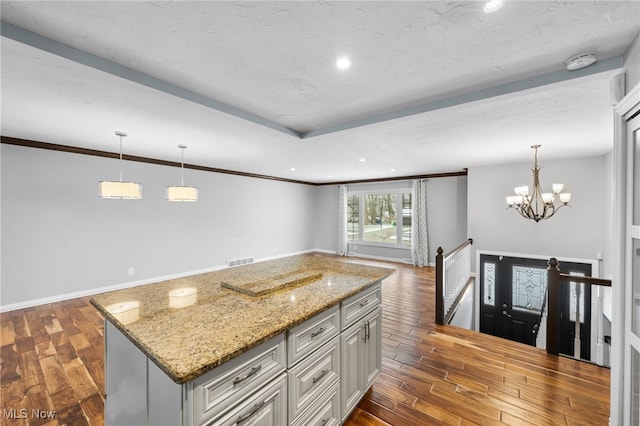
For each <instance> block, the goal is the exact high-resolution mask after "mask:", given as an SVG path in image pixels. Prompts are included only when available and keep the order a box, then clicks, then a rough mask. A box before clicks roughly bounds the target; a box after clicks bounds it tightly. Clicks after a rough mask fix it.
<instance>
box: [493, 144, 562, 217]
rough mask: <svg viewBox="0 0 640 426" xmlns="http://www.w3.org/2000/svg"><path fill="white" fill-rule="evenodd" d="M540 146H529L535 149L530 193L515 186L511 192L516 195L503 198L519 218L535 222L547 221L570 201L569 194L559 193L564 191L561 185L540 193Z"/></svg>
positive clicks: (523, 188)
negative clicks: (518, 214)
mask: <svg viewBox="0 0 640 426" xmlns="http://www.w3.org/2000/svg"><path fill="white" fill-rule="evenodd" d="M540 146H541V145H532V146H531V148H533V149H535V160H534V163H533V167H532V168H531V171H532V172H533V185H532V187H531V193H529V187H528V186H516V187H515V188H513V192H515V193H516V195H510V196H507V197H506V198H505V199H506V201H507V208H508V209H515V210H516V211H517V212H518V213H520V216H522V217H524V218H525V219H531V220H533V221H535V222H540V221H541V220H542V219H549V218H550V217H551V216H553V215H554V214H555V213H556V211H558V210H559V209H560V208H561V207H564V206H568V205H569V200H571V194H570V193H568V192H561V191H562V190H563V189H564V185H563V184H561V183H554V184H553V185H552V189H553V192H542V187H541V186H540V166H538V148H540ZM556 195H557V196H558V198H560V202H561V203H562V204H558V205H557V206H556V203H555V200H556ZM569 207H571V206H569Z"/></svg>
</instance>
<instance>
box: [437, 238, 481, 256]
mask: <svg viewBox="0 0 640 426" xmlns="http://www.w3.org/2000/svg"><path fill="white" fill-rule="evenodd" d="M469 244H473V238H469V239H467V241H465V242H464V243H462V244H460V245H459V246H458V247H456V248H454V249H453V250H451V251H450V252H449V253H447V254H445V255H444V257H445V258H447V257H451V256H453V255H454V254H456V253H457V252H459V251H460V250H462V249H463V248H465V247H466V246H468V245H469ZM441 249H442V247H438V250H441ZM438 254H440V251H438Z"/></svg>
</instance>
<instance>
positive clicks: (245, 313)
mask: <svg viewBox="0 0 640 426" xmlns="http://www.w3.org/2000/svg"><path fill="white" fill-rule="evenodd" d="M337 259H339V258H337V257H336V258H335V259H334V258H331V257H328V256H323V255H316V254H313V253H310V254H304V255H299V256H291V257H286V258H282V259H277V260H271V261H267V262H259V263H254V264H250V265H245V266H239V267H235V268H229V269H223V270H220V271H214V272H209V273H205V274H199V275H193V276H189V277H184V278H177V279H173V280H168V281H161V282H157V283H153V284H147V285H142V286H138V287H132V288H129V289H124V290H117V291H112V292H109V293H103V294H99V295H96V296H94V297H93V298H92V299H91V303H92V304H93V305H94V306H95V307H96V308H97V309H98V310H99V311H100V312H101V313H102V314H103V315H104V316H105V318H106V319H107V320H109V321H110V322H111V323H112V324H113V325H115V326H116V327H117V328H118V329H119V330H120V331H122V332H123V333H124V334H125V335H126V336H127V337H128V338H129V339H130V340H131V341H132V342H133V343H134V344H135V345H136V346H137V347H138V348H140V349H141V350H142V352H144V353H145V355H146V356H147V357H148V358H149V359H151V360H152V361H153V362H155V363H156V364H157V365H158V367H160V368H161V369H162V370H163V371H164V372H165V373H167V375H168V376H169V377H170V378H171V379H172V380H173V381H174V382H176V383H179V384H181V383H186V382H188V381H191V380H193V379H195V378H197V377H199V376H200V375H202V374H203V373H205V372H207V371H209V370H211V369H213V368H215V367H217V366H219V365H220V364H222V363H224V362H226V361H228V360H230V359H232V358H234V357H236V356H238V355H240V354H242V353H244V352H246V351H247V350H249V349H251V348H253V347H255V346H257V345H259V344H260V343H262V342H264V341H266V340H268V339H270V338H272V337H275V336H277V335H278V334H280V333H282V332H284V331H286V330H288V329H290V328H292V327H293V326H295V325H297V324H299V323H301V322H303V321H305V320H307V319H309V318H311V317H313V316H315V315H316V314H318V313H320V312H322V311H324V310H326V309H328V308H330V307H332V306H334V305H336V304H338V303H340V302H341V301H342V300H344V299H346V298H348V297H350V296H352V295H354V294H356V293H358V292H360V291H361V290H363V289H365V288H367V287H369V286H371V285H373V284H375V283H376V282H378V281H380V280H382V279H384V278H386V277H388V276H389V275H391V274H392V273H393V272H394V271H395V270H394V269H391V268H382V267H377V266H369V265H363V264H355V263H347V262H343V261H340V260H337ZM307 272H309V273H307ZM305 273H306V276H308V279H298V278H297V279H296V280H292V281H291V285H290V286H283V283H282V277H283V276H285V277H286V276H287V275H289V274H290V275H291V276H292V277H299V276H300V275H301V274H302V276H304V275H305ZM269 277H276V278H277V279H276V280H275V281H274V282H275V283H277V284H274V285H275V286H276V288H275V289H274V290H273V291H272V292H267V293H266V294H264V291H261V293H260V294H262V295H260V296H251V295H249V294H245V293H241V292H239V291H235V290H233V289H229V288H224V287H222V286H221V283H222V282H225V283H233V284H235V285H239V286H240V285H241V283H242V282H246V283H260V288H261V289H262V290H264V282H265V280H268V279H269Z"/></svg>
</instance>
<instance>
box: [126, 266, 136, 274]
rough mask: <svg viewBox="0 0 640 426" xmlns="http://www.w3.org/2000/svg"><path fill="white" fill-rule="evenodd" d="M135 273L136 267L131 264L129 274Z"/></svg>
mask: <svg viewBox="0 0 640 426" xmlns="http://www.w3.org/2000/svg"><path fill="white" fill-rule="evenodd" d="M134 273H135V269H134V268H133V266H130V267H129V269H127V274H129V275H133V274H134Z"/></svg>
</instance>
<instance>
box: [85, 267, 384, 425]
mask: <svg viewBox="0 0 640 426" xmlns="http://www.w3.org/2000/svg"><path fill="white" fill-rule="evenodd" d="M336 259H337V258H336ZM393 271H394V270H393V269H389V268H380V267H375V266H368V265H361V264H354V263H347V262H342V261H339V260H334V259H332V258H330V257H327V256H322V255H315V254H305V255H300V256H292V257H287V258H282V259H277V260H272V261H267V262H260V263H255V264H250V265H245V266H240V267H235V268H229V269H224V270H220V271H214V272H209V273H205V274H200V275H194V276H189V277H184V278H178V279H174V280H168V281H162V282H158V283H153V284H148V285H144V286H139V287H134V288H129V289H124V290H119V291H114V292H110V293H104V294H100V295H97V296H95V297H94V298H93V299H92V300H91V303H92V304H93V305H94V306H96V308H98V310H100V312H102V313H103V315H104V316H105V348H106V349H105V351H106V354H105V363H106V366H105V371H106V385H105V386H106V402H105V423H106V424H107V425H127V426H130V425H161V424H167V425H178V424H183V425H200V424H221V425H226V424H229V425H232V424H245V425H248V424H273V425H278V426H281V425H285V424H290V425H295V426H297V425H302V424H314V423H315V422H316V421H318V422H320V423H323V422H324V424H339V423H341V422H342V421H343V420H344V419H345V418H346V417H347V416H348V415H349V413H350V412H351V411H352V410H353V408H354V407H355V405H356V404H357V402H358V401H359V400H360V398H361V397H362V395H363V394H364V392H365V391H366V389H367V388H368V387H369V386H370V385H371V383H372V382H373V380H374V379H375V377H376V376H377V374H378V373H379V371H380V360H381V357H380V350H381V349H380V338H381V336H380V330H381V328H380V301H381V288H380V282H381V280H383V279H384V278H386V277H387V276H389V275H390V274H391V273H393Z"/></svg>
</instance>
